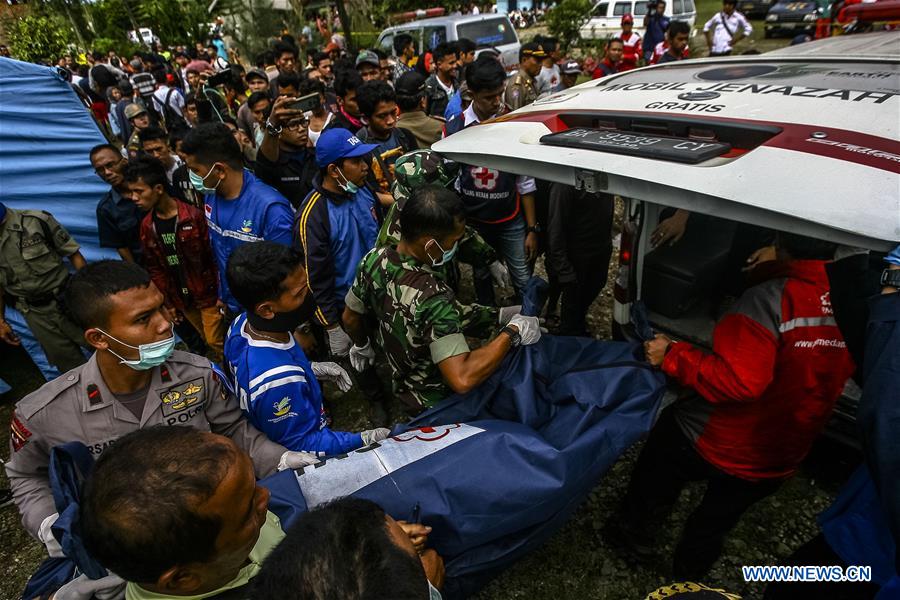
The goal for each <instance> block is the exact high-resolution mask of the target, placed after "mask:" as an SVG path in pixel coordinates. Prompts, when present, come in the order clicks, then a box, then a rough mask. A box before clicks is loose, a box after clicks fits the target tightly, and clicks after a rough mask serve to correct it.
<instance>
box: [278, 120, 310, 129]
mask: <svg viewBox="0 0 900 600" xmlns="http://www.w3.org/2000/svg"><path fill="white" fill-rule="evenodd" d="M307 125H309V119H306V118H303V119H296V120H294V121H291V122H290V123H288V124H287V125H285V126H284V128H285V129H287V130H288V131H300V130H301V129H303V128H304V127H306V126H307Z"/></svg>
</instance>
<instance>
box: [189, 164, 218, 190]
mask: <svg viewBox="0 0 900 600" xmlns="http://www.w3.org/2000/svg"><path fill="white" fill-rule="evenodd" d="M215 168H216V165H213V166H211V167H210V168H209V172H208V173H207V174H206V175H204V176H203V177H200V176H199V175H197V174H196V173H194V172H193V171H191V170H190V169H188V179H190V180H191V185H192V186H194V189H195V190H197V191H198V192H200V193H201V194H214V193H215V191H216V188H217V187H219V184H220V183H222V180H221V179H220V180H218V181H216V185H215V187H211V188H208V187H206V183H205V182H206V178H207V177H209V176H210V175H212V172H213V169H215Z"/></svg>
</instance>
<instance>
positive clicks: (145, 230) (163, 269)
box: [141, 200, 219, 310]
mask: <svg viewBox="0 0 900 600" xmlns="http://www.w3.org/2000/svg"><path fill="white" fill-rule="evenodd" d="M175 203H176V205H177V206H178V216H177V217H176V225H175V248H176V254H177V256H178V264H177V265H170V264H169V261H168V260H167V259H166V250H165V248H164V246H163V242H162V238H161V236H160V234H159V233H158V232H157V231H156V223H155V222H154V220H153V212H152V211H151V212H149V213H147V215H146V216H145V217H144V219H143V221H141V247H142V248H143V250H144V263H145V266H146V267H147V271H149V272H150V279H151V280H153V283H154V284H155V285H156V287H157V288H159V291H160V292H162V295H163V296H164V297H165V299H166V300H165V302H166V306H170V307H173V308H176V309H179V310H183V309H184V308H187V307H195V308H208V307H210V306H214V305H215V303H216V300H217V299H218V295H219V286H218V269H216V261H215V258H214V257H213V253H212V248H211V247H210V244H209V232H208V230H207V227H206V217H204V215H203V213H202V212H201V211H200V209H198V208H196V207H194V206H191V205H190V204H185V203H184V202H181V201H179V200H176V201H175ZM176 269H181V272H182V273H181V277H179V275H178V272H177V271H176ZM182 281H184V284H185V287H186V288H187V290H188V296H187V298H185V297H184V296H183V295H182V293H181V292H180V290H181V288H182V283H181V282H182Z"/></svg>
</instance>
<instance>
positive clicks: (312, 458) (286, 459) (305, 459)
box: [278, 450, 319, 471]
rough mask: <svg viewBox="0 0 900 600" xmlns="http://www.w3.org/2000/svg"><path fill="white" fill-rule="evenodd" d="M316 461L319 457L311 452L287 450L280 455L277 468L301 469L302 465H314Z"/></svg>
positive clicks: (282, 469) (283, 469) (280, 469)
mask: <svg viewBox="0 0 900 600" xmlns="http://www.w3.org/2000/svg"><path fill="white" fill-rule="evenodd" d="M317 462H319V457H317V456H316V455H315V454H313V453H312V452H294V451H292V450H288V451H287V452H285V453H284V454H282V455H281V460H279V461H278V470H279V471H286V470H287V469H302V468H303V467H308V466H309V465H314V464H316V463H317Z"/></svg>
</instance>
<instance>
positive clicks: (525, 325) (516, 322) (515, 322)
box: [509, 315, 541, 346]
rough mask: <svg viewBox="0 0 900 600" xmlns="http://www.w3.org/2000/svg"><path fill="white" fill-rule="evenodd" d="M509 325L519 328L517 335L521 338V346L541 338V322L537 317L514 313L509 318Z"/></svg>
mask: <svg viewBox="0 0 900 600" xmlns="http://www.w3.org/2000/svg"><path fill="white" fill-rule="evenodd" d="M509 325H512V326H514V327H515V328H516V329H518V330H519V337H520V338H522V345H523V346H529V345H531V344H535V343H537V341H538V340H539V339H541V322H540V320H539V319H538V318H537V317H526V316H525V315H516V316H514V317H513V318H512V319H510V320H509Z"/></svg>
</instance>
